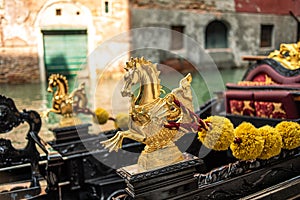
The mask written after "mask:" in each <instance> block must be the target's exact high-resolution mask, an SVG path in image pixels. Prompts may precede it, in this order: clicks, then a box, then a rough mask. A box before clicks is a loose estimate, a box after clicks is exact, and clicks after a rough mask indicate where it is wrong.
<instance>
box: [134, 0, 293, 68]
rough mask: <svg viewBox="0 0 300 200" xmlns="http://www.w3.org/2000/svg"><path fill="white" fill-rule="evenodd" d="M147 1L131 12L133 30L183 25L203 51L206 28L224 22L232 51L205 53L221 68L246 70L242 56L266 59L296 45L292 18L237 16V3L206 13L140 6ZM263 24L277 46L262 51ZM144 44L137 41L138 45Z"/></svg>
mask: <svg viewBox="0 0 300 200" xmlns="http://www.w3.org/2000/svg"><path fill="white" fill-rule="evenodd" d="M145 1H146V0H140V1H138V0H136V1H135V4H134V6H133V7H132V9H131V16H132V18H131V19H132V20H131V27H133V28H139V27H149V26H155V27H165V28H170V27H171V26H172V25H184V26H185V29H184V33H185V34H186V35H187V36H188V37H191V38H193V39H194V40H195V41H196V42H197V43H198V44H199V46H201V47H202V48H204V44H205V29H206V26H207V25H208V24H209V23H210V22H211V21H213V20H221V21H222V22H224V23H225V24H226V25H227V27H228V30H229V34H228V42H229V48H227V49H211V50H206V52H207V53H209V54H210V55H211V56H212V57H213V59H214V61H215V62H216V63H217V65H218V66H219V67H233V66H244V65H247V64H248V63H247V62H245V61H242V59H241V56H243V55H258V54H260V55H261V54H264V55H266V54H268V53H269V52H270V51H272V50H274V49H276V48H278V47H279V44H280V43H293V42H296V33H297V23H296V22H295V20H294V19H292V18H291V16H289V15H272V14H257V13H255V14H254V13H236V12H234V6H233V5H234V1H224V4H229V5H231V6H229V7H228V6H227V7H226V6H225V5H224V4H223V5H222V3H221V4H220V3H219V2H220V1H218V6H216V5H215V4H213V3H211V4H209V5H212V6H210V7H209V10H206V9H207V7H204V10H202V9H200V10H193V9H190V8H187V9H186V10H182V9H180V10H173V9H171V7H172V6H175V5H173V4H170V5H169V6H170V7H168V6H167V5H168V4H167V3H166V4H164V6H156V7H153V8H152V7H151V8H146V6H144V5H142V4H141V2H145ZM191 1H192V0H191ZM191 1H190V2H191ZM155 2H162V1H155ZM184 2H185V1H184ZM194 2H204V1H194ZM205 2H208V1H205ZM210 2H216V1H210ZM157 4H158V3H157ZM174 4H175V3H174ZM222 8H226V10H223V11H222V10H221V9H222ZM228 8H230V9H228ZM261 24H274V45H273V46H272V47H270V48H260V47H259V46H260V26H261ZM168 37H170V34H169V35H160V36H159V37H157V38H153V40H152V42H153V43H159V44H161V43H170V38H168ZM137 40H138V39H137ZM141 42H142V41H136V43H141ZM161 45H162V44H161ZM166 45H167V44H166ZM189 52H190V49H188V48H186V49H185V50H184V51H181V52H180V54H181V55H183V56H185V57H186V56H187V55H188V54H189ZM158 54H159V53H158ZM151 55H152V56H153V55H155V54H154V53H153V52H149V56H151ZM188 57H189V56H188ZM163 59H165V58H163V57H162V55H161V54H160V55H159V57H158V58H156V60H158V61H159V60H163ZM197 63H201V62H200V61H199V60H198V62H196V64H197Z"/></svg>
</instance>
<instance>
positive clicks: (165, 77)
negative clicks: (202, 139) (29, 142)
mask: <svg viewBox="0 0 300 200" xmlns="http://www.w3.org/2000/svg"><path fill="white" fill-rule="evenodd" d="M245 71H246V69H245V68H242V69H226V70H220V71H217V72H216V71H203V72H201V73H193V74H192V76H193V81H192V90H193V101H194V107H195V109H196V108H199V106H200V105H202V104H203V103H204V102H206V101H207V100H209V99H210V98H212V97H213V96H214V92H217V91H221V90H224V89H225V83H228V82H231V83H235V82H237V81H240V80H241V79H242V77H243V75H244V73H245ZM182 77H183V76H182V75H181V74H180V75H178V74H170V73H166V74H163V73H162V74H161V75H160V79H161V84H162V85H163V88H164V90H165V91H166V92H169V91H171V90H172V89H174V88H176V87H178V83H179V81H180V79H181V78H182ZM81 82H85V83H86V93H87V95H88V97H89V107H90V108H91V109H92V110H94V109H96V108H98V107H101V108H104V109H105V110H107V111H108V112H109V114H110V115H111V116H112V117H114V116H115V115H116V114H118V113H120V112H125V113H127V112H128V107H129V99H128V98H123V97H121V95H120V89H121V87H122V84H123V82H122V77H120V79H116V80H112V79H105V78H104V77H102V78H99V79H97V80H94V81H91V80H88V79H75V80H69V85H70V88H74V87H76V86H77V85H78V84H80V83H81ZM0 88H1V89H0V94H2V95H5V96H6V97H10V98H12V99H13V100H14V102H15V104H16V106H17V108H18V110H19V111H22V110H23V109H26V110H35V111H37V112H39V113H40V114H41V115H42V113H43V112H45V111H46V110H47V109H49V108H50V107H51V99H52V94H51V93H48V92H47V83H38V84H23V85H14V84H12V85H0ZM136 89H137V88H136ZM71 90H72V89H71ZM59 117H60V116H57V115H55V114H53V113H50V114H49V117H48V118H43V124H42V129H41V132H40V136H41V137H42V138H43V139H44V140H46V141H51V140H53V139H55V138H54V136H53V134H52V132H51V131H50V130H49V128H54V127H57V125H58V122H59V119H60V118H59ZM78 117H79V118H80V119H81V120H82V121H83V122H86V123H92V127H91V133H92V134H98V133H99V132H101V131H104V130H110V129H113V128H114V124H113V122H112V121H109V122H108V123H107V124H105V125H99V124H95V123H93V120H92V118H91V116H81V115H79V116H78ZM27 129H28V127H27V125H25V124H24V125H22V126H21V127H18V128H17V129H16V130H13V131H11V132H9V133H5V134H2V135H1V137H2V138H10V139H11V140H12V142H13V145H14V146H15V147H16V148H22V147H24V144H26V139H25V137H26V133H27Z"/></svg>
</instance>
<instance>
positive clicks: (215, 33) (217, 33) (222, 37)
mask: <svg viewBox="0 0 300 200" xmlns="http://www.w3.org/2000/svg"><path fill="white" fill-rule="evenodd" d="M227 32H228V30H227V27H226V25H225V24H224V23H223V22H221V21H213V22H211V23H209V24H208V25H207V27H206V31H205V48H206V49H214V48H228V41H227V40H228V39H227V34H228V33H227Z"/></svg>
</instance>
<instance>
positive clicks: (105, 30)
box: [0, 0, 300, 83]
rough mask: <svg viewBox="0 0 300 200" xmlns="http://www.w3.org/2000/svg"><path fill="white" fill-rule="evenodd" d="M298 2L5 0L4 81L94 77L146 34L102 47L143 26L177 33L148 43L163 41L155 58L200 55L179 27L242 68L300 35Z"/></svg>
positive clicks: (0, 65) (0, 23) (220, 62)
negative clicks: (117, 53)
mask: <svg viewBox="0 0 300 200" xmlns="http://www.w3.org/2000/svg"><path fill="white" fill-rule="evenodd" d="M299 6H300V0H286V1H281V0H264V1H260V0H184V1H182V0H130V1H129V2H128V1H127V0H97V1H93V0H76V1H75V0H39V1H32V0H31V1H29V0H0V83H15V82H20V83H22V82H38V81H45V80H46V77H47V75H49V74H50V73H52V72H60V70H61V71H62V72H67V73H69V74H76V73H78V72H80V73H81V74H83V75H86V76H95V74H96V71H97V70H98V69H100V68H101V67H103V66H105V65H106V63H108V62H109V60H105V57H107V58H109V56H108V54H109V52H115V51H117V50H118V49H120V48H121V49H122V50H121V51H120V53H124V52H126V51H128V52H131V50H134V49H135V47H136V45H138V46H139V44H143V41H139V40H144V38H143V37H134V36H133V35H131V36H130V37H134V39H132V38H127V37H124V38H123V37H119V38H117V40H116V43H118V44H117V45H115V46H114V44H113V43H110V44H109V45H107V49H105V48H104V49H102V51H99V52H98V53H94V52H95V49H96V48H97V47H98V46H99V45H102V44H104V43H105V42H106V41H108V40H110V39H111V38H112V37H114V36H117V35H120V34H121V33H123V32H128V31H129V30H133V29H136V28H142V27H156V28H164V30H170V31H171V32H170V33H168V34H162V35H158V36H155V35H154V36H153V37H152V38H150V39H149V41H147V42H148V44H149V43H150V44H151V45H150V46H155V45H158V46H159V45H163V46H164V48H163V49H164V51H157V52H153V51H142V54H143V56H145V57H147V58H149V59H151V60H153V61H154V62H161V61H164V60H165V59H168V58H169V57H170V56H171V57H172V56H175V57H176V56H183V57H187V58H189V57H190V54H197V52H191V49H190V48H189V46H188V45H187V44H186V40H185V39H184V37H182V36H180V34H176V33H177V32H179V33H182V34H183V35H186V36H188V37H189V38H191V39H192V40H194V41H195V42H196V43H197V44H198V45H199V46H200V47H201V48H202V49H203V50H204V51H205V52H206V53H207V54H209V55H210V56H211V57H212V59H213V60H214V61H215V63H216V64H217V66H218V67H220V68H226V67H233V66H243V65H246V64H247V63H246V62H245V61H243V60H242V59H241V57H242V56H243V55H266V54H268V53H269V52H270V51H273V50H274V49H277V48H278V47H279V44H280V43H293V42H296V41H297V40H298V39H297V38H299V21H297V20H298V17H297V16H299V15H300V9H298V8H299ZM172 30H173V31H172ZM174 33H175V34H174ZM122 38H123V39H122ZM120 43H121V45H120ZM164 44H165V45H164ZM110 45H111V46H110ZM166 51H171V52H174V54H172V55H169V54H168V53H166ZM132 54H133V55H134V53H132ZM91 55H92V56H91ZM101 58H102V59H101ZM199 59H200V58H199ZM194 63H195V64H196V65H197V64H199V63H198V61H197V59H195V62H194ZM199 65H201V64H199ZM200 67H202V66H200Z"/></svg>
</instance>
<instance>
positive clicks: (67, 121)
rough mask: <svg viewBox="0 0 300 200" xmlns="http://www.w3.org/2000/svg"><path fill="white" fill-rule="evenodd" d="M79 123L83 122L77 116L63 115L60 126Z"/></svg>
mask: <svg viewBox="0 0 300 200" xmlns="http://www.w3.org/2000/svg"><path fill="white" fill-rule="evenodd" d="M79 124H82V122H81V120H80V119H79V118H77V117H63V118H61V120H60V122H59V127H66V126H76V125H79Z"/></svg>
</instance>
